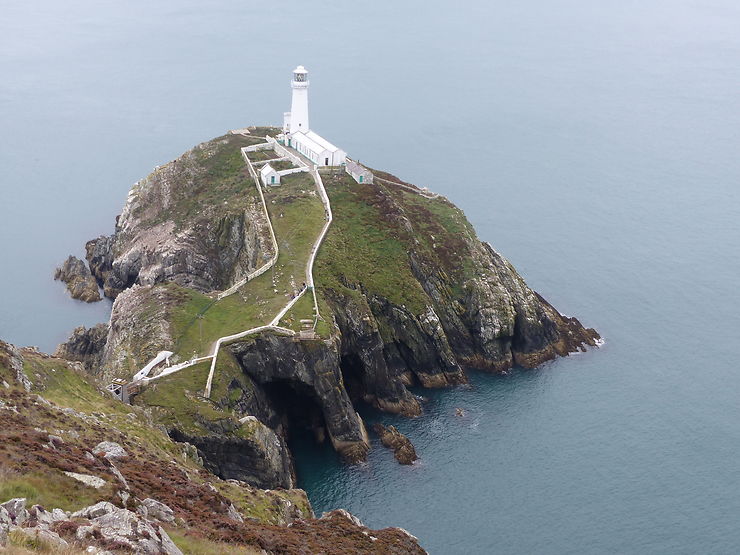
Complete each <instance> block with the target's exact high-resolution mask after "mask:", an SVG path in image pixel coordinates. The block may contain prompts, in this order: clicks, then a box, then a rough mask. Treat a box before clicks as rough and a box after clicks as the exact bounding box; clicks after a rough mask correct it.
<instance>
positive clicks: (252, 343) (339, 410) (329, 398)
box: [230, 334, 367, 458]
mask: <svg viewBox="0 0 740 555" xmlns="http://www.w3.org/2000/svg"><path fill="white" fill-rule="evenodd" d="M230 349H231V351H232V352H233V353H234V355H235V356H236V357H237V359H238V360H239V363H240V364H241V366H242V368H243V369H244V371H245V372H246V373H247V374H248V376H249V377H250V378H251V379H252V380H253V381H254V382H255V383H256V384H257V385H258V386H261V387H263V388H267V389H270V388H273V393H272V394H269V393H268V395H267V396H268V398H270V401H271V402H272V403H273V404H278V405H279V404H280V403H283V404H285V403H305V405H306V407H305V408H306V410H308V411H311V412H312V413H313V414H312V415H311V416H310V417H311V418H314V419H315V421H316V426H320V425H322V424H323V425H325V426H326V431H327V433H328V435H329V439H330V440H331V442H332V444H333V445H334V448H335V449H336V450H337V451H339V452H340V453H342V452H350V451H351V450H353V448H355V449H356V448H357V447H358V446H359V448H360V449H361V450H362V451H363V455H365V454H366V453H367V440H366V437H365V433H364V426H363V424H362V419H361V418H360V416H359V415H358V414H357V412H356V411H355V409H354V407H353V405H352V401H351V400H350V398H349V395H348V394H347V392H346V390H345V389H344V388H343V387H340V386H338V384H339V383H341V380H342V373H341V368H340V357H339V349H338V341H337V340H336V339H334V340H331V341H326V342H318V343H314V342H304V341H298V342H296V341H293V340H292V338H288V337H280V336H275V335H271V334H260V335H258V336H254V337H252V338H250V339H248V340H245V341H241V342H238V343H235V344H234V345H232V346H231V347H230ZM275 386H278V387H279V388H280V389H274V388H275ZM287 395H291V396H292V397H291V398H288V397H286V396H287ZM286 408H287V407H286ZM266 423H267V424H268V425H269V426H271V427H272V428H273V429H275V428H277V427H278V426H279V422H278V420H277V419H276V418H275V417H273V418H272V419H267V420H266ZM355 458H356V455H355ZM362 458H364V457H362Z"/></svg>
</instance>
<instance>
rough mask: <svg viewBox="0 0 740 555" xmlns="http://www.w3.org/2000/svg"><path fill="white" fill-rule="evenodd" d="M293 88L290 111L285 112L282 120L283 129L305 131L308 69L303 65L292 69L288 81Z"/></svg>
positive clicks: (295, 131)
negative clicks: (290, 79) (289, 80)
mask: <svg viewBox="0 0 740 555" xmlns="http://www.w3.org/2000/svg"><path fill="white" fill-rule="evenodd" d="M290 88H291V89H293V100H292V102H291V103H290V112H286V113H285V115H284V120H283V131H284V132H286V133H291V134H293V133H297V132H299V131H300V132H303V133H307V132H308V130H309V127H308V71H306V68H305V67H303V66H298V67H297V68H295V69H294V70H293V80H292V81H291V82H290Z"/></svg>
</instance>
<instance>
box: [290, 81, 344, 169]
mask: <svg viewBox="0 0 740 555" xmlns="http://www.w3.org/2000/svg"><path fill="white" fill-rule="evenodd" d="M290 87H291V89H293V99H292V102H291V104H290V112H285V113H284V114H283V143H284V144H285V146H288V147H290V148H294V149H296V150H297V151H298V152H300V153H301V154H303V155H304V156H305V157H306V158H308V159H309V160H311V161H312V162H313V163H314V164H316V165H318V166H341V165H343V164H344V163H345V161H346V159H347V153H346V152H345V151H343V150H342V149H341V148H338V147H336V146H334V145H333V144H332V143H330V142H329V141H327V140H326V139H324V138H323V137H322V136H321V135H319V134H318V133H316V132H315V131H311V129H310V128H309V126H308V71H306V68H304V67H303V66H298V67H297V68H295V70H294V71H293V80H292V81H291V82H290Z"/></svg>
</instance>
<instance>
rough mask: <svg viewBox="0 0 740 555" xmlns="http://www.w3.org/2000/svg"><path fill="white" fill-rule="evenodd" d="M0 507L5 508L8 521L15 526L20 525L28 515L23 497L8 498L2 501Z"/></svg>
mask: <svg viewBox="0 0 740 555" xmlns="http://www.w3.org/2000/svg"><path fill="white" fill-rule="evenodd" d="M0 507H2V508H3V509H4V510H5V512H6V514H7V515H8V518H9V519H10V522H11V523H12V524H14V525H15V526H21V525H22V524H23V523H24V522H26V521H27V520H28V518H29V516H30V515H29V513H28V510H27V509H26V498H25V497H16V498H13V499H9V500H8V501H6V502H5V503H2V504H1V505H0Z"/></svg>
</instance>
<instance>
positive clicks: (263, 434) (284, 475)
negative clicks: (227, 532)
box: [170, 420, 295, 489]
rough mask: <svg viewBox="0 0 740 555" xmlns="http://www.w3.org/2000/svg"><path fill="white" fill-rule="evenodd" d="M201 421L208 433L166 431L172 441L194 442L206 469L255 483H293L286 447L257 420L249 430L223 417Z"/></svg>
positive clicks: (272, 485)
mask: <svg viewBox="0 0 740 555" xmlns="http://www.w3.org/2000/svg"><path fill="white" fill-rule="evenodd" d="M203 425H205V426H207V427H208V428H209V432H210V434H209V435H206V436H203V435H200V436H194V435H189V434H187V433H186V432H183V431H182V430H180V429H179V428H173V429H171V430H170V435H171V436H172V438H173V439H174V440H175V441H184V442H187V443H190V444H191V445H194V446H195V447H196V448H197V449H198V454H199V455H200V456H201V457H202V459H203V465H204V466H205V467H206V468H207V469H208V470H210V471H211V472H213V473H214V474H216V475H217V476H220V477H221V478H224V479H227V480H240V481H243V482H247V483H249V484H252V485H254V486H257V487H264V488H276V487H279V488H286V489H288V488H292V487H295V476H294V474H293V467H292V463H291V460H290V454H289V452H288V448H287V447H286V446H285V444H284V442H283V441H282V440H281V439H280V437H278V436H277V434H276V433H275V432H274V431H273V430H271V429H270V428H268V427H267V426H265V425H264V424H262V423H261V422H259V421H257V422H254V423H252V425H251V426H250V427H249V428H250V429H249V433H239V432H237V430H236V429H234V427H233V424H232V423H231V422H230V421H226V420H218V421H215V422H203Z"/></svg>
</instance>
